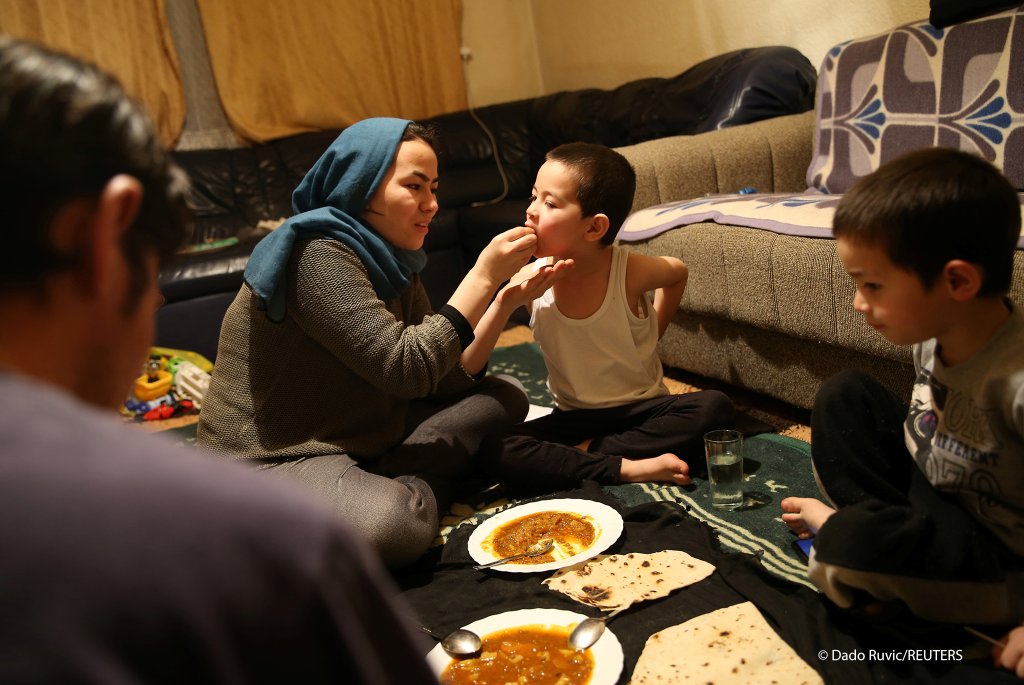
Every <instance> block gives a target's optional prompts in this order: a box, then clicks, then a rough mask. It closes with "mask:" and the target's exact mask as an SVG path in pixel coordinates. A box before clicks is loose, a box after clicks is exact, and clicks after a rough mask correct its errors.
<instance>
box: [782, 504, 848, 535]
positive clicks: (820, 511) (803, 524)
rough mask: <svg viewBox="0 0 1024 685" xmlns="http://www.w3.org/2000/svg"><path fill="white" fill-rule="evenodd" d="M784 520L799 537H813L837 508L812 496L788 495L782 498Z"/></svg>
mask: <svg viewBox="0 0 1024 685" xmlns="http://www.w3.org/2000/svg"><path fill="white" fill-rule="evenodd" d="M782 511H784V512H785V513H784V514H783V515H782V520H783V521H784V522H785V523H786V525H787V526H789V527H790V529H791V530H792V531H793V532H794V533H796V535H797V537H799V538H800V539H802V540H806V539H807V538H809V537H813V536H814V535H815V533H817V532H818V529H819V528H821V527H822V526H823V525H825V521H827V520H828V517H829V516H831V515H832V514H834V513H836V510H835V509H833V508H832V507H830V506H828V505H827V504H825V503H824V502H822V501H820V500H816V499H814V498H812V497H787V498H786V499H784V500H782Z"/></svg>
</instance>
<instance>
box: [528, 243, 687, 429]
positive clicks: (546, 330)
mask: <svg viewBox="0 0 1024 685" xmlns="http://www.w3.org/2000/svg"><path fill="white" fill-rule="evenodd" d="M611 249H612V265H611V269H610V271H609V277H608V287H607V289H606V290H605V295H604V301H603V302H602V303H601V306H600V307H599V308H598V310H597V311H596V312H594V313H593V314H592V315H591V316H589V317H587V318H586V319H570V318H568V317H566V316H564V315H563V314H562V313H561V312H560V311H558V306H557V305H556V304H555V296H554V291H553V290H548V291H547V292H545V293H544V294H543V295H542V296H541V297H538V298H537V299H536V300H534V302H533V314H532V316H531V317H530V328H532V329H533V336H534V339H536V341H537V342H538V343H539V344H540V347H541V351H542V352H543V353H544V363H545V364H546V365H547V367H548V390H549V391H550V392H551V396H552V397H553V398H554V400H555V403H556V404H557V405H558V408H559V409H599V408H602V407H615V406H619V405H623V404H628V403H630V402H636V401H639V400H646V399H650V398H652V397H660V396H661V395H667V394H668V388H666V387H665V384H664V383H663V382H662V377H663V372H662V368H661V360H660V359H658V355H657V352H656V350H655V347H656V346H657V344H658V319H657V316H656V315H655V312H654V302H653V301H652V299H651V296H650V294H649V293H645V294H644V295H643V297H642V298H641V309H642V310H643V314H644V316H643V317H639V316H637V315H636V314H634V313H633V312H632V311H631V310H630V308H629V304H628V303H627V302H626V265H627V263H628V262H629V252H628V251H627V250H626V249H625V248H622V247H620V246H619V245H613V246H612V248H611Z"/></svg>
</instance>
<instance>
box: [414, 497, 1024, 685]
mask: <svg viewBox="0 0 1024 685" xmlns="http://www.w3.org/2000/svg"><path fill="white" fill-rule="evenodd" d="M552 497H558V498H561V497H575V498H581V499H589V500H595V501H599V502H602V503H604V504H607V505H609V506H611V507H613V508H615V509H616V510H618V511H619V512H620V513H621V514H622V516H623V519H624V524H625V525H624V528H623V534H622V535H621V536H620V537H619V539H618V541H617V542H616V543H615V544H613V545H612V546H611V547H610V548H609V549H608V550H607V551H606V552H605V553H606V554H619V553H628V552H642V553H651V552H657V551H661V550H665V549H677V550H682V551H684V552H686V553H688V554H691V555H693V556H694V557H697V558H699V559H703V560H705V561H707V562H710V563H711V564H714V566H715V568H716V572H715V573H713V574H712V575H711V576H710V577H708V578H706V579H705V580H702V581H700V582H699V583H696V584H694V585H691V586H689V587H685V588H682V589H679V590H676V591H675V592H673V593H672V594H670V595H669V596H668V597H664V598H661V599H656V600H652V601H648V602H643V603H641V604H638V605H635V606H633V607H631V608H630V609H628V610H627V611H625V612H623V613H622V614H620V615H619V616H617V617H616V618H615V619H614V620H613V621H612V623H611V624H610V626H609V629H610V630H611V631H612V632H613V633H614V634H615V635H616V637H618V639H619V641H620V642H621V643H622V648H623V651H624V653H625V667H624V669H623V672H622V676H621V677H620V679H619V682H620V683H626V682H628V681H629V677H630V675H631V674H632V671H633V667H634V666H635V665H636V662H637V659H638V658H639V657H640V654H641V652H642V651H643V648H644V644H645V643H646V641H647V638H648V637H649V636H650V635H652V634H654V633H655V632H657V631H659V630H663V629H665V628H668V627H670V626H673V625H677V624H679V623H683V622H684V621H687V620H689V619H691V618H694V617H696V616H699V615H701V614H706V613H708V612H710V611H714V610H716V609H720V608H722V607H726V606H731V605H733V604H737V603H740V602H743V601H748V600H749V601H751V602H753V603H754V604H755V605H756V606H757V608H758V609H759V610H760V611H761V613H762V615H764V617H765V618H766V619H767V621H768V623H769V624H770V625H771V626H772V628H774V629H775V631H776V632H777V633H778V634H779V635H780V636H781V637H782V639H784V640H785V641H786V642H787V643H789V644H790V645H791V646H792V647H793V648H794V649H795V650H796V651H797V653H798V654H800V656H801V657H802V658H803V659H804V661H806V662H807V663H808V664H809V665H810V666H811V667H812V668H814V669H816V670H817V671H818V672H819V673H820V674H821V676H822V678H823V679H824V681H825V682H826V683H830V684H831V683H853V684H857V683H911V682H914V683H919V682H941V683H962V682H971V683H980V682H1017V681H1016V680H1015V679H1014V678H1013V677H1012V676H1011V674H1010V673H1009V672H1005V671H996V670H994V669H993V668H992V667H991V666H990V665H989V664H990V662H989V661H988V660H985V659H983V660H980V661H979V660H976V661H961V662H952V661H945V662H943V661H937V660H929V661H927V662H903V663H895V664H894V663H891V662H886V661H879V660H871V659H868V658H864V659H863V660H835V659H833V658H832V654H833V650H835V651H836V653H843V654H854V653H857V652H860V653H863V654H864V655H867V654H868V650H869V649H875V650H877V651H892V650H896V649H921V648H931V649H961V648H963V647H964V646H965V645H967V644H969V643H970V640H969V639H966V638H965V635H966V634H964V633H962V631H958V630H951V629H936V628H935V627H934V626H924V627H923V626H921V625H919V624H916V623H914V622H913V621H907V622H905V623H900V622H896V623H888V624H884V625H870V624H865V623H862V622H860V621H858V620H855V619H854V618H852V617H851V616H849V615H848V614H846V613H843V612H840V611H839V610H837V609H836V608H835V607H834V606H833V605H831V603H829V602H828V600H827V599H825V598H824V597H823V596H821V595H819V594H817V593H815V592H813V591H811V590H809V589H807V588H805V587H803V586H799V585H796V584H793V583H788V582H786V581H784V580H782V579H779V578H776V577H775V576H773V575H771V574H770V573H768V572H767V571H765V570H764V569H763V568H762V567H761V565H760V564H759V563H758V561H757V557H755V556H753V555H748V554H735V553H724V552H722V551H721V550H720V549H719V547H718V544H717V542H716V541H715V540H714V533H713V531H712V530H711V529H710V528H709V527H708V526H707V525H705V524H703V523H701V522H700V521H698V520H696V519H694V518H691V517H690V516H688V515H687V514H686V512H685V511H683V510H682V509H681V508H680V507H679V506H678V505H675V504H670V503H665V502H652V503H647V504H642V505H639V506H636V507H632V508H625V507H623V505H622V503H621V502H620V501H619V500H617V499H616V498H615V497H614V496H612V495H610V494H608V493H606V492H604V491H603V490H602V489H601V488H600V487H599V486H598V485H597V484H596V483H593V482H586V483H585V484H584V486H583V487H582V488H580V489H578V490H573V491H569V492H563V493H558V494H556V495H553V496H552ZM540 499H550V498H540ZM474 528H475V526H472V525H463V526H460V527H459V528H457V529H456V530H454V531H453V532H452V534H451V536H450V537H449V540H448V543H447V544H446V545H445V546H444V548H443V549H442V550H441V551H440V554H439V555H437V556H435V558H434V559H433V560H431V561H430V562H429V568H427V567H426V566H421V567H419V569H418V573H410V574H409V575H407V576H406V577H405V578H402V579H399V580H400V582H402V584H403V587H404V588H405V592H404V595H405V597H406V599H407V600H408V601H409V602H410V603H411V604H412V606H413V609H414V610H415V612H416V613H417V615H418V616H419V618H420V620H421V622H422V624H423V625H424V626H426V627H428V628H430V629H431V630H433V631H434V632H435V633H437V634H440V635H444V634H447V633H448V632H450V631H452V630H455V629H456V628H459V627H461V626H464V625H466V624H467V623H471V622H472V621H475V620H478V619H481V618H484V617H487V616H490V615H493V614H498V613H502V612H506V611H513V610H516V609H533V608H550V609H564V610H568V611H575V612H578V613H581V614H586V615H588V616H600V615H602V613H603V612H600V611H599V610H597V609H595V608H593V607H589V606H586V605H584V604H581V603H579V602H576V601H574V600H572V599H570V598H569V597H567V596H566V595H563V594H562V593H559V592H555V591H553V590H549V589H548V588H547V587H546V586H545V585H542V583H541V581H542V580H544V579H545V578H547V577H548V576H549V575H550V573H536V574H529V573H502V572H501V571H493V570H492V571H474V570H473V569H472V568H470V567H471V566H472V565H473V564H474V563H475V562H474V561H473V560H472V558H471V557H470V556H469V552H468V550H467V542H468V540H469V536H470V534H471V533H472V532H473V529H474ZM403 581H404V582H403ZM822 650H825V651H827V652H828V655H829V658H828V659H827V660H823V659H821V658H819V656H818V654H819V652H821V651H822ZM967 656H969V655H968V654H965V658H966V657H967Z"/></svg>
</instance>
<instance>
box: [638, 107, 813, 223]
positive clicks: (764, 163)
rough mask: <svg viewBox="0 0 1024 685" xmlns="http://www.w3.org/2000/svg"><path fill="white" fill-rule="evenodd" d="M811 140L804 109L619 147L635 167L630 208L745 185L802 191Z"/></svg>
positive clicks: (767, 190) (808, 115) (810, 120)
mask: <svg viewBox="0 0 1024 685" xmlns="http://www.w3.org/2000/svg"><path fill="white" fill-rule="evenodd" d="M813 140H814V112H804V113H802V114H792V115H788V116H782V117H775V118H773V119H767V120H765V121H758V122H755V123H753V124H746V125H744V126H736V127H734V128H727V129H721V130H718V131H709V132H707V133H701V134H698V135H694V136H673V137H670V138H660V139H657V140H649V141H646V142H643V143H638V144H636V145H629V146H626V147H620V148H618V150H619V152H621V153H622V154H623V155H624V156H625V157H626V159H628V160H629V161H630V163H631V164H632V165H633V168H634V169H635V170H636V195H635V196H634V199H633V210H634V211H635V210H638V209H643V208H644V207H650V206H652V205H658V204H662V203H663V202H676V201H679V200H688V199H691V198H695V197H701V196H703V195H705V194H707V193H734V192H736V191H737V190H739V189H740V188H744V187H753V188H755V189H757V191H758V192H761V193H796V192H800V191H803V190H806V189H807V181H806V175H807V167H808V165H810V163H811V155H812V152H813Z"/></svg>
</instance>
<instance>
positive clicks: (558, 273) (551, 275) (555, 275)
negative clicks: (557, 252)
mask: <svg viewBox="0 0 1024 685" xmlns="http://www.w3.org/2000/svg"><path fill="white" fill-rule="evenodd" d="M574 266H575V264H574V263H573V261H572V260H571V259H561V260H559V261H557V262H555V263H554V264H552V265H550V266H542V267H540V268H539V269H538V268H537V265H536V264H535V263H531V264H527V265H526V266H524V267H523V268H522V269H520V270H519V271H518V272H517V273H516V274H514V275H513V276H512V279H511V280H510V281H509V283H508V285H506V286H505V287H504V288H502V289H501V292H499V293H498V300H499V301H500V302H501V303H502V304H503V305H508V306H510V307H511V308H513V309H514V308H516V307H519V306H522V305H525V304H529V303H530V302H532V301H533V300H535V299H537V298H538V297H540V296H541V295H542V294H543V293H544V291H545V290H547V289H548V288H550V287H551V286H553V285H554V284H555V283H556V282H557V281H559V280H560V279H561V278H562V277H563V276H565V274H566V273H568V272H569V271H571V270H572V268H573V267H574Z"/></svg>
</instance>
